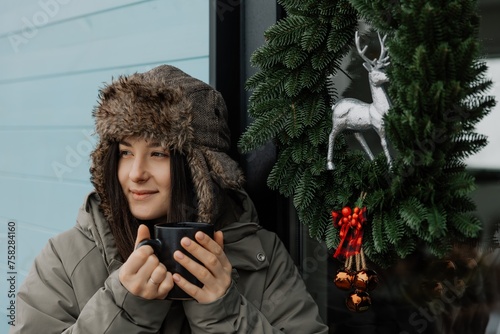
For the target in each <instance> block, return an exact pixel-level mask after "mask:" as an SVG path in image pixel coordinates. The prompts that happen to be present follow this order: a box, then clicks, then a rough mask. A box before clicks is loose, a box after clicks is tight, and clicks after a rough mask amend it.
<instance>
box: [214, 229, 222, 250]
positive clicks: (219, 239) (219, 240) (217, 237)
mask: <svg viewBox="0 0 500 334" xmlns="http://www.w3.org/2000/svg"><path fill="white" fill-rule="evenodd" d="M214 240H215V242H216V243H217V244H218V245H219V246H220V248H222V249H224V233H223V232H222V231H217V232H215V233H214Z"/></svg>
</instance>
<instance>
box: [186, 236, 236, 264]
mask: <svg viewBox="0 0 500 334" xmlns="http://www.w3.org/2000/svg"><path fill="white" fill-rule="evenodd" d="M195 238H196V241H198V243H199V244H200V245H202V246H203V248H205V249H206V250H208V251H209V252H210V253H212V254H214V255H215V256H216V257H217V259H218V260H219V262H220V263H221V265H222V266H223V267H224V268H231V263H230V262H229V259H228V258H227V256H226V254H225V253H224V244H223V243H224V235H223V233H222V232H221V231H217V232H215V234H214V239H215V240H214V239H212V238H210V237H209V236H208V235H206V234H205V233H203V232H197V233H196V235H195ZM221 245H222V246H221ZM190 252H191V251H190ZM191 254H193V253H192V252H191ZM193 255H194V256H195V257H196V255H195V254H193ZM196 258H197V259H199V258H198V257H196ZM199 260H200V261H202V260H201V259H199ZM202 262H203V261H202ZM203 263H205V262H203ZM205 265H207V264H205Z"/></svg>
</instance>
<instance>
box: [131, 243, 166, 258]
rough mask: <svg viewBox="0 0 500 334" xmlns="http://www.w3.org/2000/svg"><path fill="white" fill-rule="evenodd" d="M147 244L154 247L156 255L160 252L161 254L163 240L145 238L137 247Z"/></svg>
mask: <svg viewBox="0 0 500 334" xmlns="http://www.w3.org/2000/svg"><path fill="white" fill-rule="evenodd" d="M145 245H148V246H151V247H152V248H153V251H154V252H155V255H156V256H158V254H160V249H161V241H160V240H158V239H145V240H142V241H141V242H139V243H138V244H137V247H136V248H135V249H137V248H139V247H141V246H145Z"/></svg>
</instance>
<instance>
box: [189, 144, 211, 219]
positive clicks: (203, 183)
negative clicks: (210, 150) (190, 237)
mask: <svg viewBox="0 0 500 334" xmlns="http://www.w3.org/2000/svg"><path fill="white" fill-rule="evenodd" d="M187 160H188V164H189V167H190V169H191V176H192V178H193V186H194V188H195V191H196V196H197V197H198V220H199V221H202V222H206V223H214V222H213V221H212V210H213V193H214V189H212V188H213V185H212V180H211V178H210V174H209V172H208V166H207V163H206V162H205V158H204V157H203V153H202V152H201V151H200V150H199V149H193V150H192V151H191V152H190V154H188V155H187Z"/></svg>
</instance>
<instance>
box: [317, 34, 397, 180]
mask: <svg viewBox="0 0 500 334" xmlns="http://www.w3.org/2000/svg"><path fill="white" fill-rule="evenodd" d="M386 37H387V36H384V38H381V37H380V34H379V35H378V39H379V42H380V57H379V58H378V59H377V58H375V59H373V60H370V59H368V57H367V56H365V52H366V49H367V48H368V45H365V47H364V48H363V49H361V47H360V45H359V35H358V32H357V31H356V34H355V44H356V49H357V50H358V53H359V55H360V56H361V58H362V59H363V60H364V61H365V62H364V63H363V66H364V68H365V69H366V70H367V71H368V78H369V81H370V90H371V94H372V100H373V102H372V103H366V102H363V101H360V100H357V99H352V98H344V99H340V100H339V101H337V103H335V104H334V105H333V106H332V123H333V125H332V131H331V132H330V136H329V138H328V157H327V166H326V167H327V169H328V170H333V169H335V165H334V163H333V147H334V143H335V137H336V136H337V135H338V134H339V133H340V132H341V131H343V130H346V129H348V130H353V131H355V132H354V136H355V137H356V139H357V140H358V141H359V143H360V144H361V146H362V147H363V149H364V150H365V152H366V153H367V154H368V156H369V157H370V159H371V160H373V159H374V156H373V153H372V152H371V150H370V148H369V147H368V144H367V143H366V141H365V138H364V137H363V135H362V134H361V132H360V131H365V130H368V129H370V128H373V129H374V130H375V131H376V132H377V134H378V135H379V137H380V143H381V144H382V148H383V150H384V153H385V156H386V157H387V163H388V164H389V166H391V162H392V161H391V156H390V154H389V149H388V147H387V140H386V137H385V127H384V115H385V114H386V113H387V112H388V111H389V108H390V102H389V98H388V97H387V94H386V93H385V91H384V89H383V88H382V85H383V84H384V83H385V82H388V81H389V79H388V78H387V75H386V74H385V73H384V72H383V69H384V68H385V67H386V66H387V65H389V62H388V60H389V56H388V55H387V49H386V48H385V46H384V42H385V39H386Z"/></svg>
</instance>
